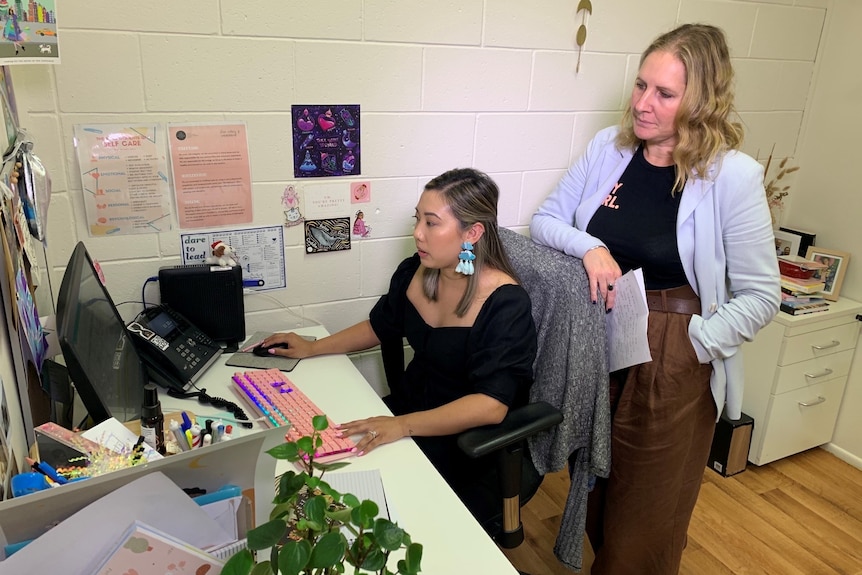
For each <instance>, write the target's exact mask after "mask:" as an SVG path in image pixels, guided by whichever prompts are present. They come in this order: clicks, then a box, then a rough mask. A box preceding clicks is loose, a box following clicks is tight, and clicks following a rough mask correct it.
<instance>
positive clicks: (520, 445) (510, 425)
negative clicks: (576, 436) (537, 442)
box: [458, 401, 563, 549]
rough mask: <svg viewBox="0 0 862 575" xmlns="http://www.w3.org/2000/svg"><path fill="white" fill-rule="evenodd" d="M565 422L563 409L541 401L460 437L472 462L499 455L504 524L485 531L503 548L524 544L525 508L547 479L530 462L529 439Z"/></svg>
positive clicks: (489, 524)
mask: <svg viewBox="0 0 862 575" xmlns="http://www.w3.org/2000/svg"><path fill="white" fill-rule="evenodd" d="M562 421H563V414H562V413H560V410H559V409H557V408H556V407H553V406H552V405H550V404H549V403H547V402H544V401H537V402H535V403H528V404H527V405H524V406H522V407H519V408H516V409H512V410H510V411H509V413H508V414H506V417H505V418H504V419H503V421H501V422H500V423H498V424H497V425H487V426H483V427H476V428H474V429H468V430H467V431H464V432H462V433H461V434H460V435H459V436H458V447H460V448H461V450H462V451H463V452H464V453H466V454H467V455H468V456H470V457H472V458H477V457H482V456H484V455H488V454H492V453H496V457H497V475H498V477H499V480H500V488H501V492H502V494H503V502H502V503H503V505H502V511H501V513H500V516H501V517H500V523H499V524H498V523H497V521H496V520H497V516H496V515H494V516H492V517H491V518H490V519H489V520H485V521H484V522H483V527H485V530H486V531H489V532H490V533H489V534H490V535H491V536H492V537H493V538H494V540H495V541H496V542H497V544H498V545H500V547H504V548H506V549H512V548H514V547H517V546H518V545H520V544H521V543H522V542H523V541H524V525H523V524H522V523H521V506H522V505H526V504H527V502H528V501H529V500H530V498H532V497H533V495H535V493H536V491H538V490H539V486H540V485H541V483H542V479H543V477H542V476H541V475H539V472H538V471H537V470H536V468H535V466H534V465H533V462H532V461H531V460H530V457H529V452H528V450H527V438H529V437H530V436H533V435H535V434H536V433H539V432H540V431H545V430H547V429H550V428H552V427H554V426H555V425H558V424H559V423H560V422H562ZM525 456H526V457H525Z"/></svg>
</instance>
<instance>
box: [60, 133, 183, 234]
mask: <svg viewBox="0 0 862 575" xmlns="http://www.w3.org/2000/svg"><path fill="white" fill-rule="evenodd" d="M74 134H75V150H76V152H77V155H78V165H79V166H80V172H81V189H82V190H83V193H84V207H85V208H86V211H87V224H88V226H89V229H90V235H91V236H106V235H112V234H145V233H152V232H164V231H167V230H170V229H171V201H170V195H169V193H170V190H169V188H168V178H167V176H166V174H167V160H166V158H165V152H164V136H163V134H164V132H163V130H162V128H160V127H159V126H158V124H148V125H137V126H121V125H111V124H89V125H83V124H82V125H77V126H75V127H74Z"/></svg>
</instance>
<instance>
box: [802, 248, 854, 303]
mask: <svg viewBox="0 0 862 575" xmlns="http://www.w3.org/2000/svg"><path fill="white" fill-rule="evenodd" d="M805 257H806V258H808V259H809V260H814V261H816V262H821V263H824V264H826V265H827V266H828V267H827V268H826V269H824V270H821V271H819V272H815V274H814V277H820V278H822V279H823V281H824V283H825V284H826V287H825V288H823V291H822V293H823V297H824V298H825V299H827V300H829V301H837V300H838V297H839V295H840V294H841V284H842V283H844V275H845V274H846V273H847V266H848V265H849V264H850V254H849V253H847V252H842V251H838V250H831V249H827V248H819V247H816V246H811V247H809V248H808V252H807V253H806V254H805Z"/></svg>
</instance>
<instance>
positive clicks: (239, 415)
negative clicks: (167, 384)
mask: <svg viewBox="0 0 862 575" xmlns="http://www.w3.org/2000/svg"><path fill="white" fill-rule="evenodd" d="M168 395H169V396H171V397H176V398H179V399H191V398H193V397H197V398H198V401H199V402H200V403H202V404H204V405H212V406H213V407H216V408H218V409H226V410H227V411H230V412H231V414H233V416H234V417H235V418H236V419H237V423H238V424H239V425H241V426H243V427H244V428H246V429H251V428H252V427H254V424H252V423H251V422H250V421H249V420H248V415H246V413H245V411H243V409H242V408H241V407H240V406H238V405H237V404H235V403H234V402H232V401H230V400H229V399H225V398H223V397H214V396H212V395H209V394H207V390H206V388H200V390H199V391H180V390H178V389H174V388H168Z"/></svg>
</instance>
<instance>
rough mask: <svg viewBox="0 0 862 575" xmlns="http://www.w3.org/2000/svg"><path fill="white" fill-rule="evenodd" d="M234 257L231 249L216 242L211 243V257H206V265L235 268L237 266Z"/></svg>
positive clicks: (224, 244) (234, 253)
mask: <svg viewBox="0 0 862 575" xmlns="http://www.w3.org/2000/svg"><path fill="white" fill-rule="evenodd" d="M235 255H236V252H235V251H234V250H233V248H232V247H230V246H229V245H227V244H226V243H224V242H223V241H221V240H218V241H215V242H213V243H212V255H210V256H208V257H207V259H206V263H208V264H210V265H214V266H215V265H217V266H235V265H237V263H236V259H234V256H235Z"/></svg>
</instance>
